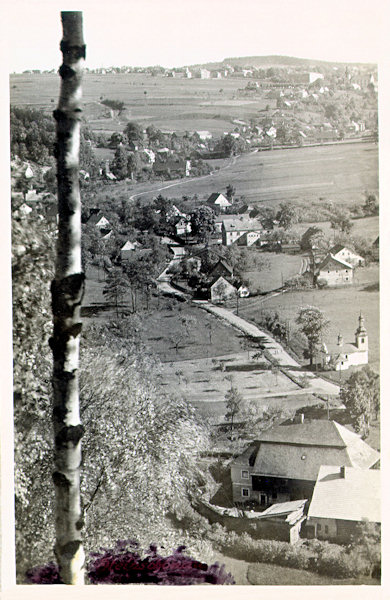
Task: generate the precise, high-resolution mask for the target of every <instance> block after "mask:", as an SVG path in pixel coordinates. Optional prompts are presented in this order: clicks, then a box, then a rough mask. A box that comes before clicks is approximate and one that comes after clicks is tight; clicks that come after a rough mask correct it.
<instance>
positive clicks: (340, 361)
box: [321, 315, 368, 371]
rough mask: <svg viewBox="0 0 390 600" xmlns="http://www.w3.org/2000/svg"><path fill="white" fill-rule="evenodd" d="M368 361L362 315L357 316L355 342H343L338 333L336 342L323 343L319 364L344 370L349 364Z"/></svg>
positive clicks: (359, 363) (366, 340) (366, 337)
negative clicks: (357, 323)
mask: <svg viewBox="0 0 390 600" xmlns="http://www.w3.org/2000/svg"><path fill="white" fill-rule="evenodd" d="M367 363H368V334H367V330H366V328H365V326H364V317H363V316H362V315H360V316H359V325H358V328H357V330H356V332H355V342H354V343H349V344H348V343H347V344H344V342H343V338H342V336H341V335H340V334H339V335H338V338H337V344H332V345H331V344H328V345H326V344H323V345H322V351H321V365H322V367H323V368H326V367H332V368H334V369H335V370H336V371H344V370H346V369H349V367H351V366H356V365H366V364H367Z"/></svg>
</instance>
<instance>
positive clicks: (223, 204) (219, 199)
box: [206, 192, 231, 210]
mask: <svg viewBox="0 0 390 600" xmlns="http://www.w3.org/2000/svg"><path fill="white" fill-rule="evenodd" d="M206 204H208V205H209V206H211V207H212V208H216V209H219V210H226V209H227V207H228V206H231V202H229V200H228V199H227V198H226V197H225V196H224V195H223V194H219V193H218V192H214V193H213V194H211V195H210V196H209V197H208V199H207V202H206Z"/></svg>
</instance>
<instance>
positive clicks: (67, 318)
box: [50, 12, 85, 585]
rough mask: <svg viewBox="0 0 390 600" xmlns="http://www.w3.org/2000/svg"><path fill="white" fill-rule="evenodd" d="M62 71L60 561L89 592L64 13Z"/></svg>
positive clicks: (55, 286)
mask: <svg viewBox="0 0 390 600" xmlns="http://www.w3.org/2000/svg"><path fill="white" fill-rule="evenodd" d="M61 19H62V28H63V38H62V41H61V51H62V55H63V64H62V65H61V67H60V70H59V73H60V76H61V91H60V99H59V103H58V108H57V109H56V110H55V111H54V117H55V119H56V121H57V142H56V149H55V153H56V158H57V181H58V240H57V258H56V267H55V278H54V280H53V282H52V286H51V292H52V310H53V336H52V337H51V338H50V347H51V349H52V352H53V379H52V382H53V413H52V419H53V427H54V441H55V452H54V464H55V470H54V473H53V481H54V486H55V492H56V544H55V555H56V558H57V561H58V565H59V567H60V573H61V578H62V581H63V582H64V583H68V584H78V585H82V584H84V550H83V545H82V529H83V525H84V522H83V515H82V508H81V499H80V463H81V438H82V435H83V432H84V430H83V427H82V425H81V423H80V416H79V394H78V362H79V338H80V332H81V323H80V306H81V300H82V297H83V293H84V274H83V273H82V268H81V202H80V190H79V144H80V120H81V117H80V115H81V106H80V99H81V77H82V72H83V64H84V59H85V45H84V40H83V31H82V14H81V13H80V12H62V13H61Z"/></svg>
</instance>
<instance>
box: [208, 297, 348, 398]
mask: <svg viewBox="0 0 390 600" xmlns="http://www.w3.org/2000/svg"><path fill="white" fill-rule="evenodd" d="M197 304H198V306H200V308H202V309H203V310H207V311H208V312H210V313H212V314H214V315H216V316H217V317H219V318H221V319H224V320H225V321H228V323H230V324H231V325H233V327H235V328H236V329H239V330H240V331H242V332H243V333H245V334H246V335H249V336H250V337H252V338H255V339H258V340H259V341H261V344H262V346H263V347H264V348H265V350H267V351H268V352H269V354H271V355H272V357H273V359H274V360H275V362H276V363H277V364H278V365H279V366H280V367H283V369H284V372H285V373H286V375H287V376H289V377H291V378H293V379H295V380H297V379H298V380H299V379H300V378H304V379H305V381H306V382H307V387H305V388H304V389H305V391H306V392H309V393H317V394H321V395H327V396H338V395H339V393H340V388H339V386H338V385H336V384H334V383H331V382H330V381H325V380H324V379H322V378H321V377H318V376H317V375H315V374H314V373H311V372H308V371H306V370H304V369H303V368H302V366H301V365H300V364H299V363H298V362H297V361H296V360H295V359H294V358H292V356H290V355H289V354H288V352H286V350H285V349H284V348H283V346H282V345H281V344H279V343H278V342H276V340H274V338H273V337H271V336H270V335H269V334H268V333H265V332H264V331H261V330H260V329H259V328H258V327H257V326H256V325H253V323H249V322H248V321H245V319H242V318H241V317H239V316H237V315H235V314H234V313H233V312H232V311H231V310H228V309H227V308H223V307H221V306H214V305H213V304H211V303H210V302H198V303H197Z"/></svg>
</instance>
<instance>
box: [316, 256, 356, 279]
mask: <svg viewBox="0 0 390 600" xmlns="http://www.w3.org/2000/svg"><path fill="white" fill-rule="evenodd" d="M319 280H322V281H325V282H326V284H327V285H329V286H338V285H351V284H352V283H353V267H352V265H350V264H349V263H347V262H345V261H344V260H341V259H337V258H335V257H334V256H333V254H330V253H329V254H327V256H326V257H325V258H324V260H323V261H322V262H321V263H320V264H319V266H318V275H317V281H319Z"/></svg>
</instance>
